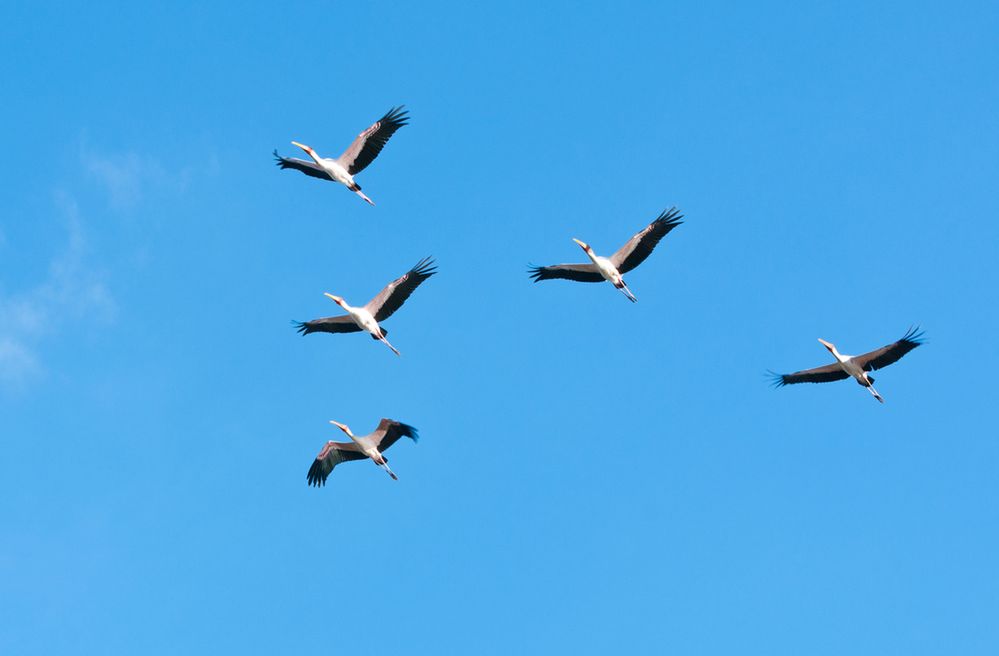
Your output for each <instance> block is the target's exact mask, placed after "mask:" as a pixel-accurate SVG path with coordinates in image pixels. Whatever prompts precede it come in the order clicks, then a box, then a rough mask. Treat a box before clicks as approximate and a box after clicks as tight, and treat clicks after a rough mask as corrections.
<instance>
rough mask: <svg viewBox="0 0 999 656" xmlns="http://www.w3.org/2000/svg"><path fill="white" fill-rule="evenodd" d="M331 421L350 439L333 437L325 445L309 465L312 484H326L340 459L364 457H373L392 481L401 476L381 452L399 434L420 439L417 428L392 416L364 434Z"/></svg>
mask: <svg viewBox="0 0 999 656" xmlns="http://www.w3.org/2000/svg"><path fill="white" fill-rule="evenodd" d="M330 423H331V424H333V425H334V426H336V427H337V428H339V429H340V430H342V431H343V432H344V433H346V434H347V437H349V438H350V440H351V441H350V442H334V441H333V440H330V441H329V442H327V443H326V444H325V445H324V446H323V449H322V451H320V452H319V455H317V456H316V459H315V460H314V461H313V463H312V466H311V467H309V473H308V475H307V476H306V480H307V481H308V482H309V485H315V486H316V487H320V486H323V485H326V479H327V478H329V475H330V472H332V471H333V468H334V467H336V466H337V465H339V464H340V463H341V462H348V461H350V460H364V459H365V458H371V460H373V461H374V462H375V464H376V465H378V466H379V467H381V468H382V469H384V470H385V472H386V473H387V474H388V475H389V476H391V477H392V480H393V481H397V480H399V477H398V476H396V475H395V472H393V471H392V470H391V469H389V466H388V458H386V457H385V456H384V455H382V452H383V451H385V450H386V449H388V448H389V447H390V446H392V445H393V444H395V443H396V442H397V441H399V438H400V437H408V438H411V439H412V440H413V441H414V442H416V441H417V440H418V439H419V435H418V434H417V432H416V429H415V428H413V427H412V426H409V425H407V424H403V423H401V422H398V421H393V420H391V419H382V420H381V421H380V422H378V428H376V429H375V431H374V432H373V433H371V434H370V435H364V436H362V437H357V436H356V435H354V434H353V433H352V432H350V426H347V425H346V424H341V423H340V422H337V421H331V422H330Z"/></svg>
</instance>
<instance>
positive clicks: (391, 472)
mask: <svg viewBox="0 0 999 656" xmlns="http://www.w3.org/2000/svg"><path fill="white" fill-rule="evenodd" d="M378 466H379V467H381V468H382V469H384V470H385V473H386V474H388V475H389V476H391V477H392V480H393V481H397V480H399V477H398V476H396V475H395V472H394V471H392V470H391V469H389V466H388V463H382V464H380V465H378Z"/></svg>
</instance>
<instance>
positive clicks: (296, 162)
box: [274, 150, 333, 180]
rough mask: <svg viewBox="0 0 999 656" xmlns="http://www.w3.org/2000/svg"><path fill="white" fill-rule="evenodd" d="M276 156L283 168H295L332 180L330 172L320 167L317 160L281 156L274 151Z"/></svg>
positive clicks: (307, 173) (314, 176)
mask: <svg viewBox="0 0 999 656" xmlns="http://www.w3.org/2000/svg"><path fill="white" fill-rule="evenodd" d="M274 157H275V158H277V162H276V163H277V165H278V166H279V167H280V168H282V169H295V170H296V171H301V172H302V173H304V174H305V175H310V176H312V177H313V178H321V179H323V180H332V179H333V178H331V177H330V175H329V173H327V172H326V171H324V170H322V169H321V168H319V165H318V164H316V163H315V162H308V161H306V160H304V159H298V158H297V157H281V156H280V155H278V151H277V150H275V151H274Z"/></svg>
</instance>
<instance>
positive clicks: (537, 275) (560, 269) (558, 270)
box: [528, 263, 604, 282]
mask: <svg viewBox="0 0 999 656" xmlns="http://www.w3.org/2000/svg"><path fill="white" fill-rule="evenodd" d="M528 272H529V273H530V275H531V278H532V279H533V280H534V282H541V281H542V280H556V279H561V280H575V281H576V282H600V281H601V280H603V279H604V277H603V276H602V275H600V272H599V271H597V266H596V265H595V264H592V263H591V264H553V265H552V266H545V267H539V266H531V268H530V269H528Z"/></svg>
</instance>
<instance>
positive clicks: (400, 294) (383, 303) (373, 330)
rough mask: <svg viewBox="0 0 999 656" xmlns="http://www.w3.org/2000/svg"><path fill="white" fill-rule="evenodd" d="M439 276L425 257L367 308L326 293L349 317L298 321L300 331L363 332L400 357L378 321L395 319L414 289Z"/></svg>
mask: <svg viewBox="0 0 999 656" xmlns="http://www.w3.org/2000/svg"><path fill="white" fill-rule="evenodd" d="M435 273H437V269H436V268H435V265H434V261H433V259H431V258H429V257H426V258H423V259H422V260H420V261H419V262H417V263H416V266H414V267H413V268H412V269H410V270H409V271H407V272H406V273H405V274H404V275H402V276H400V277H399V278H396V279H395V280H393V281H392V282H390V283H389V284H387V285H385V289H383V290H382V291H380V292H379V293H378V296H375V297H374V298H373V299H371V300H370V301H368V304H367V305H365V306H363V307H353V306H351V305H347V302H346V301H344V300H343V298H342V297H340V296H334V295H333V294H330V293H329V292H325V295H326V296H328V297H329V298H330V299H331V300H332V301H333V302H334V303H336V304H337V305H339V306H340V307H342V308H343V309H344V311H346V312H347V314H341V315H339V316H336V317H324V318H322V319H314V320H313V321H300V322H296V323H297V325H298V332H300V333H302V334H303V335H308V334H309V333H357V332H361V331H362V330H363V331H366V332H367V333H368V334H369V335H371V336H372V337H373V338H374V339H377V340H379V341H381V342H384V343H385V346H387V347H389V348H390V349H392V351H393V352H394V353H395V354H396V355H399V351H397V350H396V348H395V347H394V346H392V345H391V344H389V341H388V340H387V339H385V336H386V335H388V331H387V330H385V329H384V328H382V327H381V326H380V325H378V322H380V321H385V320H386V319H388V318H389V317H390V316H392V314H393V313H394V312H395V311H396V310H398V309H399V308H400V307H402V304H403V303H405V302H406V299H407V298H409V295H410V294H412V293H413V290H414V289H416V288H417V287H419V286H420V283H422V282H423V281H424V280H426V279H427V278H429V277H430V276H432V275H434V274H435Z"/></svg>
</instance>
